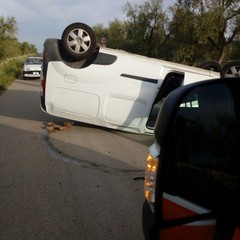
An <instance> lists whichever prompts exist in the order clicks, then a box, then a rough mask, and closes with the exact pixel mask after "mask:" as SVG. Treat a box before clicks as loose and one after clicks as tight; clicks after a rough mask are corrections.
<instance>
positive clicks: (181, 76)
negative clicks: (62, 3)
mask: <svg viewBox="0 0 240 240" xmlns="http://www.w3.org/2000/svg"><path fill="white" fill-rule="evenodd" d="M42 73H43V74H42V78H41V91H40V96H41V107H42V109H43V110H44V111H45V112H47V113H48V114H51V115H54V116H59V117H63V118H67V119H71V120H75V121H79V122H85V123H89V124H94V125H98V126H103V127H107V128H112V129H119V130H123V131H128V132H135V133H145V134H153V129H154V124H155V121H156V118H157V114H158V112H159V109H160V107H161V102H162V100H163V99H164V98H165V97H166V96H167V95H168V94H169V93H170V92H171V91H173V90H174V89H176V88H178V87H180V86H182V85H186V84H189V83H192V82H197V81H203V80H206V79H214V78H218V77H219V76H220V73H218V72H214V71H211V70H209V69H208V70H206V69H201V68H196V67H190V66H186V65H182V64H177V63H173V62H167V61H162V60H159V59H153V58H148V57H144V56H140V55H136V54H131V53H127V52H125V51H121V50H114V49H110V48H106V47H100V46H99V44H98V41H97V38H96V36H95V33H94V31H93V30H92V29H91V28H90V27H89V26H87V25H86V24H84V23H73V24H71V25H69V26H68V27H67V28H66V29H65V30H64V31H63V34H62V38H61V39H47V40H46V41H45V43H44V52H43V71H42Z"/></svg>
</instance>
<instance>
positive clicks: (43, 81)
mask: <svg viewBox="0 0 240 240" xmlns="http://www.w3.org/2000/svg"><path fill="white" fill-rule="evenodd" d="M40 84H41V89H40V94H41V96H42V97H45V88H46V78H45V77H44V76H42V79H41V81H40Z"/></svg>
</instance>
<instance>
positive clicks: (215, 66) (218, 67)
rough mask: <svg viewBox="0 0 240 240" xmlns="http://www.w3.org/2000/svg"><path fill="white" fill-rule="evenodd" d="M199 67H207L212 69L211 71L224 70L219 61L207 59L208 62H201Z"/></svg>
mask: <svg viewBox="0 0 240 240" xmlns="http://www.w3.org/2000/svg"><path fill="white" fill-rule="evenodd" d="M198 67H199V68H203V69H207V70H211V71H214V72H221V71H222V66H221V64H220V63H219V62H217V61H206V62H203V63H201V64H200V65H199V66H198Z"/></svg>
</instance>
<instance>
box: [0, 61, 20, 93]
mask: <svg viewBox="0 0 240 240" xmlns="http://www.w3.org/2000/svg"><path fill="white" fill-rule="evenodd" d="M23 62H24V59H23V58H17V59H12V60H9V61H7V62H6V63H3V64H1V65H0V93H1V92H3V91H4V90H5V89H6V87H7V86H8V85H9V84H10V83H11V82H12V81H13V80H14V79H16V78H17V77H19V75H20V74H21V71H22V66H23Z"/></svg>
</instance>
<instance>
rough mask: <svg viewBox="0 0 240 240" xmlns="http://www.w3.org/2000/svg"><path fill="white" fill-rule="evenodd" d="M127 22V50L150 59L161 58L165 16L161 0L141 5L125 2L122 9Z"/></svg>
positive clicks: (153, 0) (151, 0) (152, 0)
mask: <svg viewBox="0 0 240 240" xmlns="http://www.w3.org/2000/svg"><path fill="white" fill-rule="evenodd" d="M124 12H126V15H127V18H128V20H127V21H125V29H126V38H127V43H128V44H127V45H128V46H127V49H126V50H128V51H131V52H135V53H140V54H143V55H146V56H150V57H160V56H161V51H160V50H161V46H162V45H163V43H164V42H165V28H164V27H165V23H166V14H165V13H164V12H163V9H162V0H150V1H147V2H145V3H144V4H143V5H136V4H134V5H132V4H131V3H130V2H127V3H126V5H125V7H124Z"/></svg>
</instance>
